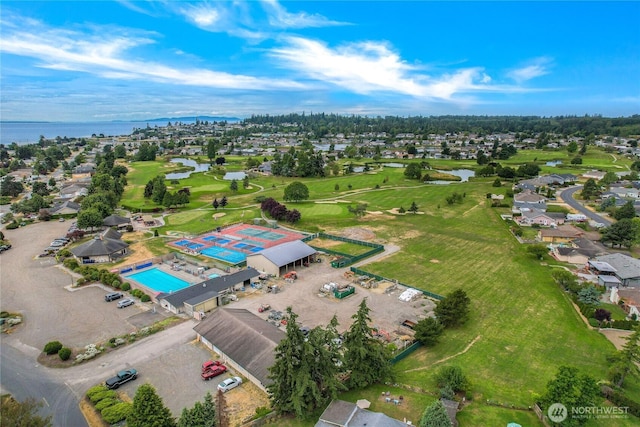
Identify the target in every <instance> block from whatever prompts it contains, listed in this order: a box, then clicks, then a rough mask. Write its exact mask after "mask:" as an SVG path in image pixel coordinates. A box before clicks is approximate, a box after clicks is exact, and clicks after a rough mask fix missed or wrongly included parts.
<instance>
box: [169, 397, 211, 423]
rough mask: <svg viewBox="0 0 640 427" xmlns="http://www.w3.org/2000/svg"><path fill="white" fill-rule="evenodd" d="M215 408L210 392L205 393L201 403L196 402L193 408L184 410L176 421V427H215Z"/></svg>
mask: <svg viewBox="0 0 640 427" xmlns="http://www.w3.org/2000/svg"><path fill="white" fill-rule="evenodd" d="M216 421H217V420H216V407H215V403H214V402H213V397H212V396H211V392H207V394H206V395H205V397H204V401H203V402H202V403H200V402H196V403H195V404H194V405H193V408H190V409H189V408H184V409H183V410H182V415H181V416H180V419H179V420H178V427H215V426H216Z"/></svg>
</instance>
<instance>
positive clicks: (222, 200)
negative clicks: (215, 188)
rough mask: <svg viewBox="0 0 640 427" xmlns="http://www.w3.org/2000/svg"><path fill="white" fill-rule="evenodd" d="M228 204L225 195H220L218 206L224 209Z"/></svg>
mask: <svg viewBox="0 0 640 427" xmlns="http://www.w3.org/2000/svg"><path fill="white" fill-rule="evenodd" d="M228 204H229V201H228V200H227V196H222V199H220V207H221V208H222V209H224V208H225V206H227V205H228Z"/></svg>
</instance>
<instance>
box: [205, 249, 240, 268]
mask: <svg viewBox="0 0 640 427" xmlns="http://www.w3.org/2000/svg"><path fill="white" fill-rule="evenodd" d="M200 253H201V254H202V255H205V256H208V257H209V258H215V259H219V260H221V261H225V262H228V263H231V264H237V263H239V262H242V261H244V260H246V259H247V256H246V255H245V254H243V253H240V252H236V251H232V250H230V249H225V248H219V247H217V246H212V247H210V248H206V249H203V250H201V251H200Z"/></svg>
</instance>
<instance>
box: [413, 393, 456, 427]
mask: <svg viewBox="0 0 640 427" xmlns="http://www.w3.org/2000/svg"><path fill="white" fill-rule="evenodd" d="M418 426H419V427H451V426H452V424H451V420H450V419H449V415H447V410H446V409H445V407H444V405H443V404H442V401H441V400H436V401H435V402H433V403H432V404H431V405H429V406H427V408H426V409H425V410H424V412H423V413H422V418H420V422H419V423H418Z"/></svg>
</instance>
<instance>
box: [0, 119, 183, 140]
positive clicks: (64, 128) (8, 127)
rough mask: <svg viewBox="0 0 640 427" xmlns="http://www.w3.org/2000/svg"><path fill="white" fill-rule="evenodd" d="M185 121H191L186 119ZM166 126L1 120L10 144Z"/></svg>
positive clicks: (1, 135)
mask: <svg viewBox="0 0 640 427" xmlns="http://www.w3.org/2000/svg"><path fill="white" fill-rule="evenodd" d="M182 122H183V123H189V122H188V121H186V120H183V121H182ZM147 124H148V125H149V126H150V127H155V126H166V125H167V123H166V122H158V121H151V122H40V123H38V122H0V143H1V144H4V145H9V144H11V143H12V142H15V143H16V144H19V145H22V144H33V143H36V142H38V140H39V139H40V135H43V136H44V137H45V138H48V139H53V138H55V137H57V136H59V137H65V136H66V137H68V138H85V137H90V136H91V135H93V134H94V133H95V134H96V135H100V134H103V135H104V136H120V135H131V132H133V129H134V128H146V127H147Z"/></svg>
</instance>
